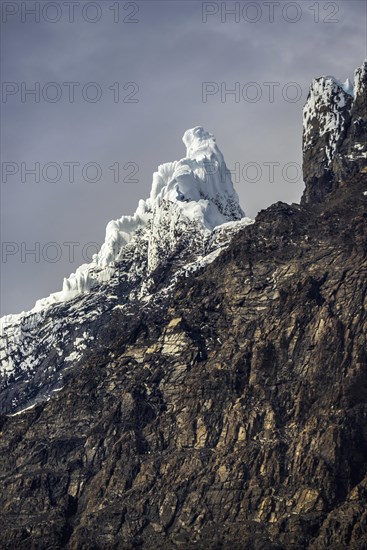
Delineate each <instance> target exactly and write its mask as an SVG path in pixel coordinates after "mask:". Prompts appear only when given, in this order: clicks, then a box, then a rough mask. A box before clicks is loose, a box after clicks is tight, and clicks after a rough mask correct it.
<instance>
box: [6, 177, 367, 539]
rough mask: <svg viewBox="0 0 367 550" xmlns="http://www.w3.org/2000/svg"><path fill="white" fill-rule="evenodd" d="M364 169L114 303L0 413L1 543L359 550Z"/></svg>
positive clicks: (366, 322) (364, 490)
mask: <svg viewBox="0 0 367 550" xmlns="http://www.w3.org/2000/svg"><path fill="white" fill-rule="evenodd" d="M366 189H367V176H366V175H364V174H361V175H357V176H355V177H354V178H353V179H352V180H350V185H349V186H348V188H347V189H343V190H339V191H337V192H335V193H334V194H333V197H332V198H330V200H329V201H328V203H327V205H319V206H312V207H308V206H305V207H299V206H296V205H292V206H288V205H286V204H283V203H278V204H276V205H274V206H272V207H270V208H269V209H267V210H265V211H263V212H261V213H260V214H259V215H258V217H257V220H256V222H255V224H254V225H252V226H248V227H246V228H244V229H243V230H242V231H241V232H240V233H239V234H238V235H237V236H236V237H234V239H233V242H232V244H231V246H230V248H229V249H228V250H227V251H225V252H223V253H222V254H221V255H220V256H219V257H218V258H217V259H216V260H215V261H214V262H213V263H212V264H211V265H209V266H207V267H206V268H204V269H203V270H201V271H200V272H199V271H198V272H196V274H194V275H192V277H190V278H189V279H186V282H185V283H184V284H182V283H180V285H179V286H178V287H177V289H176V290H175V292H174V296H173V299H172V301H171V302H170V303H169V304H168V303H166V304H163V305H162V306H161V307H158V305H157V304H155V305H152V306H151V307H150V308H147V309H145V310H143V309H140V310H136V311H134V312H132V313H134V314H133V315H132V316H130V317H126V316H124V315H123V314H119V312H118V310H115V312H114V314H113V317H112V316H111V318H110V319H109V321H108V322H105V324H104V325H102V326H100V327H99V329H98V336H97V339H96V342H97V343H96V346H95V349H94V352H93V353H94V355H93V354H92V355H91V357H90V358H89V360H88V362H87V363H86V364H84V365H83V366H82V367H81V368H80V371H79V372H78V374H77V375H76V373H75V372H73V373H72V374H71V375H70V378H69V379H67V380H66V383H65V387H64V388H63V389H62V390H61V391H60V392H59V393H58V394H57V396H55V397H54V398H52V399H51V400H50V401H49V402H47V403H44V404H41V405H38V406H37V407H35V408H34V409H31V410H29V411H27V412H24V413H22V414H21V415H18V416H13V417H3V418H2V437H1V439H0V444H1V452H0V456H1V484H2V491H1V493H0V505H1V508H0V509H1V516H2V518H1V524H2V529H1V532H0V541H1V547H2V548H15V547H18V548H27V549H28V548H63V547H65V548H75V549H76V548H85V549H87V548H132V547H137V546H142V547H143V548H149V549H150V548H162V549H163V548H178V547H182V548H194V547H195V548H221V547H223V548H230V547H231V548H264V549H265V548H305V547H309V548H326V547H327V548H348V547H349V548H360V549H362V548H365V547H366V545H367V536H366V533H367V514H366V508H365V502H366V495H367V463H366V459H365V457H366V455H367V422H366V419H367V405H366V392H367V361H366V359H367V358H366V341H365V335H366V332H367V317H366V310H365V306H366V273H367V256H366V244H367V224H366V220H367V213H366V202H367V198H364V195H363V191H364V190H366Z"/></svg>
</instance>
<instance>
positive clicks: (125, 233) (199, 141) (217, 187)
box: [32, 126, 244, 311]
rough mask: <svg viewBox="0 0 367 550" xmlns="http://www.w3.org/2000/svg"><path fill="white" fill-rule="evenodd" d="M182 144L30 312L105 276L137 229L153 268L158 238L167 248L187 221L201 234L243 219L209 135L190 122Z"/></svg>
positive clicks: (79, 291)
mask: <svg viewBox="0 0 367 550" xmlns="http://www.w3.org/2000/svg"><path fill="white" fill-rule="evenodd" d="M183 142H184V144H185V146H186V157H184V158H182V159H181V160H179V161H174V162H168V163H166V164H162V165H160V166H159V167H158V170H157V172H155V173H154V174H153V181H152V187H151V192H150V196H149V198H148V199H146V200H140V201H139V204H138V207H137V209H136V212H135V213H134V215H132V216H122V217H121V218H120V219H117V220H112V221H110V222H109V223H108V225H107V228H106V236H105V241H104V243H103V245H102V247H101V250H100V251H99V253H98V254H95V255H94V257H93V261H92V262H91V263H90V264H84V265H82V266H80V267H79V268H78V269H77V270H76V272H75V273H72V274H71V275H70V276H69V277H67V278H65V279H64V282H63V288H62V290H61V291H60V292H56V293H54V294H51V295H50V296H48V297H47V298H43V299H41V300H38V301H37V302H36V305H35V308H34V309H33V310H32V311H40V310H43V309H45V308H47V307H49V306H50V305H52V304H54V303H58V302H65V301H68V300H70V299H72V298H75V297H76V296H78V295H79V294H82V293H86V292H90V291H92V290H93V288H95V286H96V285H98V284H100V283H105V282H107V281H108V280H110V278H111V277H112V276H113V274H114V272H115V266H116V263H118V262H119V261H120V260H121V257H122V256H123V254H124V249H125V247H126V246H127V245H128V244H129V243H130V244H131V245H133V241H134V239H135V238H136V235H138V234H140V233H141V232H142V231H145V232H146V239H147V240H148V242H149V246H148V261H147V264H148V267H149V269H150V270H154V269H156V268H157V266H158V264H159V261H160V258H159V254H160V253H161V250H162V241H164V242H163V244H165V247H164V248H165V249H166V250H167V251H171V252H172V251H173V250H174V248H175V240H177V238H178V236H179V235H180V233H182V232H183V231H186V230H187V227H188V225H190V224H191V227H195V228H196V230H197V231H203V232H204V233H205V232H210V231H212V230H213V229H214V228H215V227H217V226H218V225H221V224H223V223H227V222H230V221H235V220H240V219H241V218H242V217H244V212H243V211H242V209H241V207H240V205H239V201H238V195H237V193H236V191H235V190H234V188H233V183H232V180H231V177H230V173H229V171H228V170H227V167H226V165H225V162H224V158H223V155H222V153H221V152H220V150H219V148H218V146H217V144H216V141H215V137H214V136H213V134H211V133H209V132H207V131H206V130H204V128H202V127H201V126H196V127H195V128H192V129H190V130H187V131H186V132H185V134H184V136H183ZM163 226H164V228H165V230H164V231H162V227H163ZM158 242H159V246H158Z"/></svg>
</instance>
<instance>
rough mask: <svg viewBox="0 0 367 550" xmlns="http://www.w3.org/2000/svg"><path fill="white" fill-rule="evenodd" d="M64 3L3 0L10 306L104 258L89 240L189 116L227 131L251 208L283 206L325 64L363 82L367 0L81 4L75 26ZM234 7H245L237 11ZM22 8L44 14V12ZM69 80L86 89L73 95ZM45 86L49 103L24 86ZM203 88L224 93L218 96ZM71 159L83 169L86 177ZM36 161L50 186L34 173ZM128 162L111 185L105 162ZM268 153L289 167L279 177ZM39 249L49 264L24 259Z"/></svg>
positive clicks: (173, 142)
mask: <svg viewBox="0 0 367 550" xmlns="http://www.w3.org/2000/svg"><path fill="white" fill-rule="evenodd" d="M55 4H56V2H52V3H51V2H47V1H42V2H33V1H30V0H28V1H27V2H13V1H10V2H3V3H2V21H3V22H2V29H1V30H2V39H1V46H2V48H1V55H2V59H1V64H2V71H1V80H2V92H3V93H2V98H1V99H2V102H1V109H2V126H1V130H2V131H1V141H2V148H1V150H2V158H1V161H2V179H1V241H2V257H1V260H2V262H1V272H2V277H1V314H7V313H17V312H19V311H22V310H27V309H30V308H31V307H33V305H34V302H35V301H36V299H38V298H41V297H43V296H46V295H48V294H49V293H50V292H54V291H57V290H59V289H61V286H62V279H63V277H64V276H68V275H69V274H70V273H71V272H72V271H74V270H75V269H76V267H77V266H78V265H80V264H81V263H85V261H86V260H87V258H88V256H91V254H92V253H93V252H95V250H94V247H93V246H91V247H89V248H86V245H87V244H88V243H91V242H94V243H99V244H102V242H103V239H104V232H105V226H106V224H107V222H108V221H109V220H110V219H114V218H118V217H120V216H121V215H122V214H132V213H133V212H134V211H135V208H136V205H137V201H138V199H139V198H146V197H147V196H148V195H149V191H150V186H151V180H152V173H153V172H154V171H155V170H156V168H157V166H158V165H159V164H162V163H164V162H167V161H170V160H176V159H179V158H182V157H183V156H184V154H185V150H184V146H183V144H182V141H181V138H182V135H183V133H184V131H185V130H186V129H188V128H191V127H193V126H197V125H203V126H204V127H205V128H206V129H207V130H209V131H211V132H213V133H214V134H215V135H216V137H217V143H218V145H219V147H220V149H221V150H222V152H223V154H224V157H225V159H226V162H227V165H228V167H229V168H230V169H231V170H235V169H236V170H237V172H236V175H235V176H234V180H235V187H236V189H237V192H238V193H239V196H240V200H241V205H242V207H243V208H244V210H245V212H246V214H247V215H248V216H251V217H254V216H255V215H256V213H257V212H258V211H259V210H260V209H262V208H266V207H267V206H269V205H270V204H272V203H273V202H275V201H277V200H283V201H286V202H298V201H299V199H300V196H301V193H302V189H303V183H302V178H301V177H299V178H298V181H291V180H296V179H297V166H300V165H301V136H302V107H303V104H304V102H305V100H306V97H307V92H308V87H309V83H310V81H311V79H312V78H314V77H316V76H320V75H323V74H333V75H335V76H336V77H338V78H340V79H343V80H345V79H346V78H347V77H350V78H351V77H352V76H353V71H354V69H355V68H356V67H357V66H359V65H360V64H361V63H362V61H363V59H364V58H365V57H366V31H365V28H366V27H365V26H366V3H365V2H364V1H363V0H362V1H359V0H358V1H357V0H356V1H353V0H347V1H339V2H322V1H321V2H315V1H314V0H312V1H308V0H299V1H298V2H285V1H280V2H275V3H274V4H275V5H274V8H273V9H274V20H273V21H271V11H272V10H271V7H270V6H269V5H268V4H267V3H266V2H263V1H259V0H258V1H257V2H237V3H236V2H210V3H208V2H207V3H205V2H200V1H184V2H181V1H154V0H153V1H143V2H142V1H139V2H117V1H112V0H111V1H109V0H103V1H100V2H83V1H80V2H79V4H78V3H77V4H78V5H75V6H74V10H75V12H74V22H70V21H69V19H70V18H71V14H70V11H69V10H71V7H69V6H68V5H66V4H65V3H63V2H61V1H59V2H57V5H58V7H59V9H58V10H56V8H55ZM118 4H119V5H120V11H119V14H117V12H116V6H117V5H118ZM236 4H237V5H238V7H239V9H240V12H238V13H237V16H234V15H231V14H229V13H228V12H227V13H226V11H225V9H227V10H230V9H231V8H233V7H235V5H236ZM254 4H256V5H257V8H256V6H254ZM22 5H23V12H22ZM24 5H25V7H26V8H28V9H29V8H30V7H34V8H35V9H36V10H39V11H40V14H39V22H38V21H35V20H34V19H35V16H34V15H33V16H32V15H31V14H26V13H25V12H24ZM221 5H223V11H222V13H221ZM111 8H114V9H115V11H113V10H112V9H111ZM237 9H238V8H237ZM16 10H17V13H13V12H14V11H16ZM217 11H218V13H212V12H217ZM114 17H115V18H117V19H118V21H116V22H115V21H114ZM235 17H237V20H236V18H235ZM94 18H96V19H97V20H96V21H95V22H94V23H93V22H91V20H92V19H94ZM52 19H56V21H55V22H51V20H52ZM88 19H89V20H88ZM124 19H125V21H124ZM205 19H206V22H205V21H204V20H205ZM256 19H258V20H256ZM317 19H318V21H317ZM131 20H135V21H136V22H130V21H131ZM251 21H252V22H251ZM65 82H74V83H79V86H77V85H73V86H75V87H74V102H73V103H72V102H71V101H70V97H69V90H70V89H71V86H72V85H70V84H69V85H66V84H64V83H65ZM91 82H93V83H96V84H95V85H88V83H91ZM205 82H210V83H213V84H210V85H207V84H203V83H205ZM22 83H23V84H22ZM35 83H38V84H35ZM50 83H54V84H50ZM55 83H56V85H55ZM116 83H118V85H117V84H116ZM128 83H134V84H129V85H128V86H126V85H127V84H128ZM236 83H237V84H236ZM251 83H252V84H251ZM254 83H255V84H254ZM264 83H268V84H264ZM269 83H272V84H269ZM292 83H293V84H292ZM35 86H36V87H37V86H39V90H40V93H39V97H37V99H39V102H36V101H35V96H34V95H33V96H32V95H30V94H28V95H26V94H25V91H26V90H27V89H30V88H32V87H33V88H35ZM111 86H112V87H113V89H109V88H110V87H111ZM124 86H125V89H124ZM117 87H118V88H119V92H120V95H119V101H117V97H116V92H117ZM203 87H204V89H207V90H208V89H209V90H212V92H213V93H212V95H207V96H206V101H203V93H202V92H203ZM236 87H237V88H236ZM18 89H19V91H18ZM231 89H237V92H238V93H239V97H238V96H237V97H236V95H235V94H230V93H228V91H229V90H231ZM271 89H273V92H274V101H270V100H269V96H270V91H271ZM22 90H23V94H22ZM217 90H218V91H217ZM221 90H222V96H221ZM226 91H227V94H226ZM97 93H102V96H101V98H100V100H99V101H96V102H92V100H93V98H94V97H95V95H96V94H97ZM57 94H59V96H60V97H59V99H58V101H54V102H52V99H53V98H55V97H56V96H57ZM60 94H61V95H60ZM22 95H23V97H22ZM297 96H298V98H297ZM255 97H257V99H258V101H252V100H253V99H255ZM56 99H57V97H56ZM293 99H297V100H296V101H292V100H293ZM114 100H116V101H114ZM129 100H130V101H129ZM131 100H135V102H131ZM70 162H76V163H79V166H75V168H74V170H75V181H74V182H72V181H70V177H69V176H70V172H71V167H70V165H69V164H66V165H65V164H64V163H70ZM90 162H91V163H96V164H97V165H98V167H99V169H100V174H98V175H100V176H101V177H100V180H99V181H97V182H92V181H91V180H92V179H93V178H94V177H95V175H96V174H97V171H96V168H95V167H93V166H89V168H88V164H87V163H90ZM6 163H13V164H6ZM21 163H24V164H23V169H22V166H21ZM35 163H39V168H40V181H39V182H35V178H34V176H33V175H31V174H29V173H28V174H27V173H26V171H25V170H26V169H29V168H32V167H34V165H35ZM48 163H56V167H57V166H59V167H60V170H61V172H60V171H59V173H57V172H56V168H55V166H53V165H48ZM117 163H118V165H119V169H120V174H119V179H120V181H119V182H114V173H115V175H116V176H117V174H116V170H115V172H113V170H111V169H110V168H109V167H111V166H112V165H114V166H115V169H116V167H117ZM264 163H278V164H277V165H274V179H275V181H270V180H271V177H269V175H270V171H271V168H270V167H269V165H268V164H264ZM289 163H292V164H289ZM11 170H18V172H17V173H16V174H14V175H11V174H10V173H8V172H10V171H11ZM137 170H138V171H137ZM22 172H23V179H24V180H25V181H24V182H22V181H21V180H22ZM133 172H134V174H132V173H133ZM129 174H132V175H130V177H129ZM299 176H300V174H299ZM56 177H57V178H59V181H56V182H54V183H52V182H51V181H50V180H51V179H53V178H56ZM88 180H89V181H88ZM130 180H136V181H130ZM236 180H238V181H236ZM255 180H258V181H255ZM70 242H74V243H79V244H77V245H75V247H74V251H75V255H74V256H75V257H74V261H73V258H72V255H71V253H70V250H71V245H64V244H63V243H70ZM22 243H23V244H22ZM37 243H38V244H37ZM49 243H57V246H54V245H50V244H49ZM37 247H39V250H40V257H39V258H37V257H35V255H26V254H25V251H26V250H31V249H37ZM83 248H84V252H83ZM56 254H57V255H58V256H60V255H61V257H60V259H59V260H58V261H55V262H52V261H50V260H52V259H53V258H54V257H55V255H56ZM83 256H84V259H83ZM38 260H39V261H38Z"/></svg>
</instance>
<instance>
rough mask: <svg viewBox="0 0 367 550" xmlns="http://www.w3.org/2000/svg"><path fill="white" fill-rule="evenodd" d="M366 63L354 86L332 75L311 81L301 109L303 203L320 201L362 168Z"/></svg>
mask: <svg viewBox="0 0 367 550" xmlns="http://www.w3.org/2000/svg"><path fill="white" fill-rule="evenodd" d="M366 69H367V62H366V61H364V63H363V64H362V66H361V67H359V68H358V69H357V70H356V71H355V77H354V85H353V86H352V84H351V82H350V80H349V79H347V80H346V81H345V82H341V81H339V80H337V79H336V78H335V77H333V76H330V75H329V76H323V77H319V78H316V79H314V80H313V81H312V83H311V86H310V91H309V94H308V98H307V102H306V104H305V107H304V110H303V176H304V181H305V184H306V189H305V192H304V195H303V198H302V201H303V202H322V201H324V200H325V198H326V197H327V196H328V194H329V193H330V192H331V191H333V190H335V189H336V188H338V187H339V186H340V183H341V182H342V181H343V179H345V177H346V176H351V175H353V174H355V173H356V172H359V171H361V170H363V168H364V167H365V165H366V158H367V146H366V133H367V120H366V111H365V105H366V102H367V97H366V95H367V85H366V82H367V70H366Z"/></svg>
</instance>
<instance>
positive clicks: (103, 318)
mask: <svg viewBox="0 0 367 550" xmlns="http://www.w3.org/2000/svg"><path fill="white" fill-rule="evenodd" d="M183 142H184V144H185V146H186V157H185V158H183V159H181V160H180V161H176V162H170V163H166V164H163V165H161V166H159V168H158V171H157V172H155V173H154V175H153V182H152V189H151V193H150V197H149V198H148V199H147V200H146V201H143V200H141V201H139V205H138V208H137V210H136V212H135V214H134V215H133V216H122V218H120V219H119V220H112V221H111V222H109V224H108V225H107V228H106V238H105V242H104V244H103V246H102V248H101V250H100V252H99V253H98V254H96V255H95V256H94V258H93V261H92V263H90V264H84V265H82V266H80V267H79V268H78V269H77V271H76V272H75V273H73V274H72V275H71V276H70V277H68V278H66V279H64V283H63V288H62V290H61V291H60V292H56V293H54V294H51V295H50V296H49V297H47V298H43V299H41V300H38V301H37V303H36V305H35V307H34V308H33V309H32V310H31V311H29V312H23V313H21V314H19V315H8V316H6V317H3V318H2V319H1V329H2V330H1V332H2V334H1V343H0V412H4V413H11V412H13V413H14V412H17V411H20V410H22V409H24V408H27V407H29V406H32V405H34V404H35V403H37V402H39V401H42V400H45V399H49V398H50V397H51V396H52V395H54V393H55V392H57V391H58V390H59V388H60V387H61V386H62V385H63V376H64V373H65V372H67V371H69V370H70V369H75V368H76V367H77V366H78V364H79V363H81V362H83V361H84V360H85V358H86V356H87V355H88V354H89V350H90V348H91V347H95V346H98V345H99V344H98V342H97V333H98V330H99V327H100V326H103V325H104V324H105V323H107V324H108V322H109V319H110V317H111V311H113V310H114V309H115V308H120V309H122V310H124V311H125V310H126V312H125V313H126V316H127V317H129V315H131V313H130V309H131V308H133V309H134V308H135V309H136V308H137V307H145V305H146V304H147V302H149V301H150V300H152V299H153V298H154V301H155V303H156V307H158V308H159V307H160V305H159V301H160V296H161V297H162V299H163V300H167V299H168V295H169V294H170V292H171V289H172V287H173V283H174V281H175V280H177V279H180V278H182V277H184V276H185V275H187V274H189V273H190V272H192V271H194V270H195V269H197V268H198V267H200V266H201V265H203V264H205V263H208V262H210V261H212V260H213V259H214V257H215V255H216V254H217V253H219V252H220V250H221V249H223V247H225V246H226V245H227V244H228V242H229V241H230V238H231V235H233V234H234V233H235V232H236V231H239V230H240V229H241V228H242V227H244V226H246V225H248V224H249V223H252V220H250V219H249V218H246V217H244V212H243V211H242V209H241V207H240V205H239V202H238V196H237V193H236V192H235V190H234V188H233V184H232V181H231V177H230V173H229V171H228V170H227V168H226V165H225V162H224V159H223V155H222V153H221V152H220V150H219V149H218V147H217V144H216V141H215V138H214V136H213V135H212V134H210V133H209V132H206V131H205V130H204V129H203V128H202V127H196V128H193V129H191V130H187V131H186V132H185V134H184V137H183ZM137 304H139V305H137Z"/></svg>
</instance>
